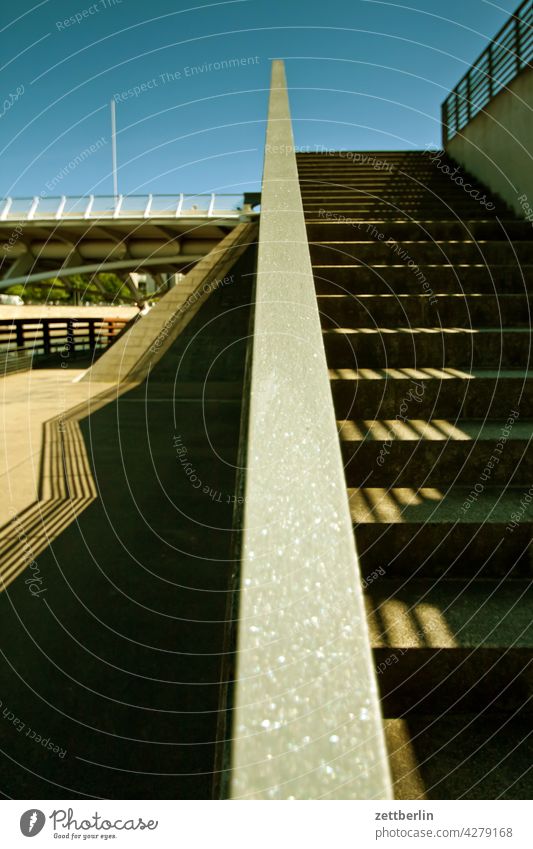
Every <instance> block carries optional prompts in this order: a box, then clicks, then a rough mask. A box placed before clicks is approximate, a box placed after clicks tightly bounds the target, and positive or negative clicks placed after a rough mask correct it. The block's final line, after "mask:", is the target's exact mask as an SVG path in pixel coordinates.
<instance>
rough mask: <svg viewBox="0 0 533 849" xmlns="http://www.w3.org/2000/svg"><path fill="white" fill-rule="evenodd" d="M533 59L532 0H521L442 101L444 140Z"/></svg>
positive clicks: (455, 131)
mask: <svg viewBox="0 0 533 849" xmlns="http://www.w3.org/2000/svg"><path fill="white" fill-rule="evenodd" d="M532 59H533V0H524V2H523V3H521V4H520V6H519V7H518V9H517V10H516V12H515V13H514V14H513V15H511V17H510V18H509V20H508V21H507V22H506V23H505V24H504V25H503V27H502V28H501V29H500V31H499V32H498V33H497V34H496V35H495V37H494V38H493V39H492V41H491V42H490V44H489V46H488V47H487V48H486V50H484V51H483V53H482V54H481V56H479V58H478V59H477V60H476V61H475V62H474V64H473V65H472V67H471V68H470V70H469V71H467V73H466V74H465V75H464V77H462V78H461V80H460V81H459V82H458V83H457V85H456V86H455V88H454V89H453V91H451V92H450V94H449V95H448V97H447V98H446V100H445V101H444V103H443V104H442V126H443V139H444V142H445V143H446V142H447V141H449V140H450V139H451V138H453V136H454V135H455V134H456V133H458V132H459V131H460V130H461V129H462V128H463V127H465V126H466V125H467V124H468V123H469V121H471V120H472V118H474V117H475V116H476V115H477V114H478V113H479V112H481V110H482V109H483V108H484V107H485V106H486V105H487V104H488V103H489V102H490V101H491V100H492V98H493V97H494V96H495V95H496V94H498V92H500V91H501V90H502V89H503V88H505V87H506V86H507V85H508V84H509V83H510V82H511V81H512V80H513V79H514V78H515V77H516V76H517V75H518V74H520V73H521V72H522V71H523V70H524V69H525V68H528V67H531V62H532Z"/></svg>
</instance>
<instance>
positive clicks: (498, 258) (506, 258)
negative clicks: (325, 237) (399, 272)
mask: <svg viewBox="0 0 533 849" xmlns="http://www.w3.org/2000/svg"><path fill="white" fill-rule="evenodd" d="M309 250H310V253H311V261H312V263H313V265H336V264H339V265H347V264H348V263H351V262H360V263H363V264H365V265H382V264H385V265H402V264H403V265H404V266H405V268H406V269H408V268H409V267H410V266H409V263H411V267H412V266H413V265H426V264H430V265H431V264H438V265H443V264H451V265H459V264H462V263H468V264H471V263H476V264H481V265H488V266H490V265H492V264H496V265H509V266H515V267H516V266H518V265H519V264H520V263H528V264H531V263H533V242H526V241H524V242H513V243H512V244H510V243H509V242H505V241H496V240H492V241H487V242H479V241H477V242H453V241H452V242H448V241H442V242H432V241H426V242H422V241H413V242H409V241H406V242H390V243H387V242H386V241H379V240H378V241H366V242H363V241H361V242H356V241H352V242H346V241H338V242H335V241H333V242H320V243H316V244H315V243H310V245H309Z"/></svg>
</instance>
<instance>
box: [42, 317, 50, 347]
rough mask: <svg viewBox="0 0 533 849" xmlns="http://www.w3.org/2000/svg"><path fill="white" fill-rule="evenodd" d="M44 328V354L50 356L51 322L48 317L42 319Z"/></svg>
mask: <svg viewBox="0 0 533 849" xmlns="http://www.w3.org/2000/svg"><path fill="white" fill-rule="evenodd" d="M42 328H43V354H44V355H45V356H48V355H49V354H50V322H49V321H48V319H47V318H43V319H42Z"/></svg>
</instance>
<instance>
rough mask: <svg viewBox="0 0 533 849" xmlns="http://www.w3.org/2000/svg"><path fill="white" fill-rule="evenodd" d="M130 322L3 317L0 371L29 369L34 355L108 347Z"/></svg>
mask: <svg viewBox="0 0 533 849" xmlns="http://www.w3.org/2000/svg"><path fill="white" fill-rule="evenodd" d="M127 323H128V319H126V318H120V317H119V318H95V317H88V318H81V317H80V318H0V374H6V373H10V372H13V371H19V370H21V369H25V368H30V367H31V365H32V362H33V359H34V358H41V357H48V356H53V355H55V356H59V357H60V358H61V359H63V360H65V361H67V360H71V359H74V358H75V357H76V356H77V354H80V353H84V354H87V353H91V352H93V351H96V350H97V349H104V348H108V347H109V346H110V345H111V344H112V343H113V342H114V341H115V339H116V338H117V337H118V336H119V334H120V333H121V331H122V330H123V328H124V327H125V326H126V324H127Z"/></svg>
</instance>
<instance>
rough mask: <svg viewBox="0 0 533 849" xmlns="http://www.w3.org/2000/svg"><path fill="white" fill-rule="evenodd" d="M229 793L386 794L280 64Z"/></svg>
mask: <svg viewBox="0 0 533 849" xmlns="http://www.w3.org/2000/svg"><path fill="white" fill-rule="evenodd" d="M244 483H245V485H244V517H243V528H242V549H241V552H242V553H241V574H240V592H239V613H238V621H239V624H238V632H237V650H236V660H237V669H236V676H235V685H234V689H233V693H232V703H233V729H232V733H231V735H229V736H230V737H231V740H232V750H231V755H230V793H229V795H231V797H232V798H242V797H246V798H252V799H287V798H292V797H294V798H298V799H318V798H333V799H334V798H343V799H346V798H350V799H355V798H360V799H383V798H390V797H391V786H390V780H389V773H388V762H387V755H386V750H385V744H384V737H383V729H382V722H381V715H380V709H379V703H378V698H377V685H376V680H375V672H374V668H373V664H372V659H371V654H370V647H369V638H368V632H367V624H366V617H365V612H364V604H363V596H362V590H361V577H360V573H359V566H358V561H357V555H356V551H355V544H354V535H353V528H352V523H351V519H350V513H349V506H348V498H347V493H346V482H345V478H344V471H343V465H342V459H341V452H340V444H339V438H338V433H337V428H336V423H335V414H334V409H333V402H332V396H331V389H330V385H329V377H328V370H327V365H326V358H325V352H324V345H323V341H322V331H321V327H320V318H319V312H318V305H317V300H316V294H315V287H314V280H313V271H312V267H311V259H310V254H309V244H308V239H307V232H306V226H305V220H304V213H303V207H302V199H301V195H300V188H299V181H298V171H297V167H296V158H295V153H294V142H293V137H292V129H291V118H290V112H289V101H288V95H287V88H286V83H285V72H284V67H283V62H281V61H275V62H274V63H273V67H272V87H271V93H270V105H269V116H268V127H267V137H266V146H265V163H264V175H263V189H262V196H261V219H260V236H259V248H258V267H257V284H256V295H255V315H254V333H253V351H252V367H251V387H250V406H249V423H248V442H247V466H246V472H245V482H244Z"/></svg>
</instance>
